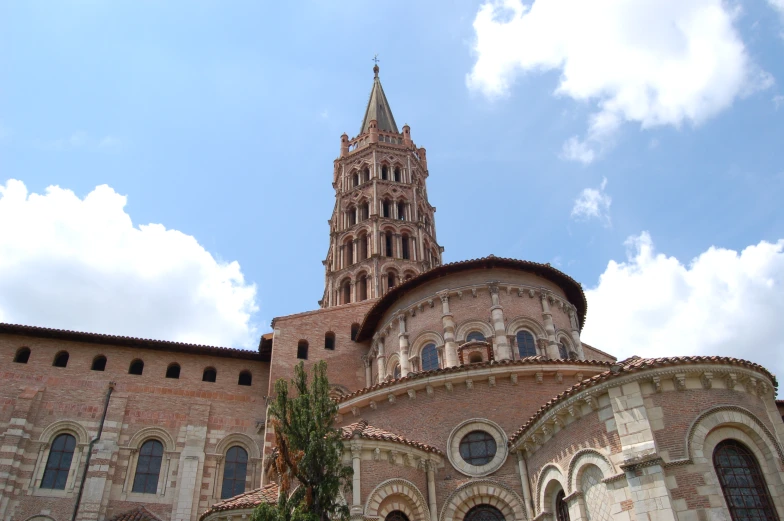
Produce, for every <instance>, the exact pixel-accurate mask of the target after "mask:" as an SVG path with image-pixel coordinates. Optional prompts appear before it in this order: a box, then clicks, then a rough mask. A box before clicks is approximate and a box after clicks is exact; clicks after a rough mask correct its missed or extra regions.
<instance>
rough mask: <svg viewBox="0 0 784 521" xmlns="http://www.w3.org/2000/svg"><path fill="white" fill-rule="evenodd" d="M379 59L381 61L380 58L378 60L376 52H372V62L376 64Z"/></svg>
mask: <svg viewBox="0 0 784 521" xmlns="http://www.w3.org/2000/svg"><path fill="white" fill-rule="evenodd" d="M380 61H381V60H379V59H378V53H376V54H374V55H373V63H375V64H376V65H378V62H380Z"/></svg>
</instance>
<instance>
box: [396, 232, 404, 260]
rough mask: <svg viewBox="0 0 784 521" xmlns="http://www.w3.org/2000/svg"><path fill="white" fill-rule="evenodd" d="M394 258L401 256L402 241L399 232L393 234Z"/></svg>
mask: <svg viewBox="0 0 784 521" xmlns="http://www.w3.org/2000/svg"><path fill="white" fill-rule="evenodd" d="M395 250H396V251H395V258H396V259H400V258H402V257H403V241H401V236H400V234H399V233H396V234H395Z"/></svg>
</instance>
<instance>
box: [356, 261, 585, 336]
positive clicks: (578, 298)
mask: <svg viewBox="0 0 784 521" xmlns="http://www.w3.org/2000/svg"><path fill="white" fill-rule="evenodd" d="M480 268H485V269H486V268H509V269H516V270H524V271H528V272H532V273H535V274H536V275H539V276H540V277H543V278H545V279H547V280H550V281H552V282H554V283H556V284H557V285H558V286H559V287H560V288H561V289H562V290H563V291H564V293H565V294H566V299H567V300H568V301H569V302H571V303H572V304H573V305H574V306H575V307H576V308H577V314H578V315H579V317H580V329H582V327H583V326H584V325H585V315H586V313H587V312H588V301H587V300H586V299H585V293H583V287H582V286H581V285H580V283H579V282H577V281H576V280H574V279H573V278H572V277H570V276H569V275H567V274H566V273H564V272H562V271H561V270H558V269H555V268H553V267H552V266H550V264H542V263H539V262H531V261H525V260H519V259H508V258H505V257H496V256H495V255H489V256H487V257H482V258H479V259H471V260H464V261H459V262H450V263H448V264H442V265H441V266H437V267H435V268H433V269H431V270H428V271H426V272H424V273H421V274H419V275H417V276H416V277H414V278H412V279H409V280H408V281H406V282H403V283H402V284H399V285H397V286H395V287H394V288H393V289H392V290H391V291H389V292H388V293H387V294H386V295H384V296H383V297H381V298H380V299H379V301H378V302H376V304H375V305H374V306H373V307H372V308H370V310H369V311H368V312H367V314H366V315H365V319H364V320H363V321H362V324H361V325H360V327H359V331H358V332H357V342H362V341H363V340H368V339H369V338H370V337H371V336H372V335H373V333H374V332H375V330H376V326H377V325H378V322H379V320H381V317H382V316H383V314H384V313H386V311H387V310H388V309H389V308H390V307H392V305H393V304H394V303H395V302H396V301H397V300H398V299H399V298H401V297H402V296H403V295H405V294H406V292H408V291H410V290H412V289H414V288H416V287H417V286H420V285H422V284H424V283H425V282H429V281H431V280H434V279H438V278H440V277H443V276H445V275H449V274H451V273H457V272H461V271H467V270H472V269H480Z"/></svg>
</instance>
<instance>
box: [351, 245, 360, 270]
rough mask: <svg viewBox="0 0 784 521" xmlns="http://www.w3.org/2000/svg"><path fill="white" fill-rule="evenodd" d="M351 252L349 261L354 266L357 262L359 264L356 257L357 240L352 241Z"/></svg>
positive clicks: (357, 249) (357, 251) (357, 256)
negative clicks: (352, 262)
mask: <svg viewBox="0 0 784 521" xmlns="http://www.w3.org/2000/svg"><path fill="white" fill-rule="evenodd" d="M351 250H352V256H351V260H353V261H354V264H356V263H357V262H359V255H358V253H359V239H354V240H352V241H351Z"/></svg>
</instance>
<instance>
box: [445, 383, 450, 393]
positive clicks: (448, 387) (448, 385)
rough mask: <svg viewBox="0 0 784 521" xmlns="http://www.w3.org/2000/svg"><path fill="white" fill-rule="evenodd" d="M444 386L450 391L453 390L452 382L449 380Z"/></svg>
mask: <svg viewBox="0 0 784 521" xmlns="http://www.w3.org/2000/svg"><path fill="white" fill-rule="evenodd" d="M444 387H445V388H446V390H447V391H448V392H450V393H451V392H452V382H447V383H445V384H444Z"/></svg>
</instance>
